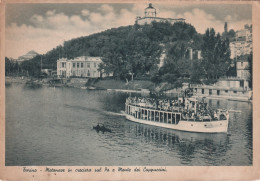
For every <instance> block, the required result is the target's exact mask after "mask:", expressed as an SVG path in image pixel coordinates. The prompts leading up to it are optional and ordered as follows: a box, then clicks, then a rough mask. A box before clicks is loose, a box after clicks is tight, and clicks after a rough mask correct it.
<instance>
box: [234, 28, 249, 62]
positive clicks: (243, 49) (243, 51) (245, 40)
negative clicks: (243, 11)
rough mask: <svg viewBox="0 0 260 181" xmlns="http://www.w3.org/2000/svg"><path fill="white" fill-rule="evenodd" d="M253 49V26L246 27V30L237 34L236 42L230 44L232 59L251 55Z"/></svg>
mask: <svg viewBox="0 0 260 181" xmlns="http://www.w3.org/2000/svg"><path fill="white" fill-rule="evenodd" d="M252 49H253V44H252V26H248V25H245V27H244V29H242V30H239V31H237V32H236V38H235V40H234V41H232V42H230V51H231V55H230V58H231V59H234V58H236V57H238V56H241V55H247V54H250V53H251V52H252Z"/></svg>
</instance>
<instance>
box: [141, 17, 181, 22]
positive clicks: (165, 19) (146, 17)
mask: <svg viewBox="0 0 260 181" xmlns="http://www.w3.org/2000/svg"><path fill="white" fill-rule="evenodd" d="M149 18H150V19H159V20H168V21H169V20H185V19H184V18H176V19H173V18H160V17H142V18H139V19H137V21H138V20H141V19H149Z"/></svg>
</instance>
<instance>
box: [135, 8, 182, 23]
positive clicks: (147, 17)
mask: <svg viewBox="0 0 260 181" xmlns="http://www.w3.org/2000/svg"><path fill="white" fill-rule="evenodd" d="M153 21H155V22H168V23H171V24H174V23H175V22H184V21H185V19H183V18H177V19H173V18H160V17H157V12H156V9H155V8H154V7H153V6H152V4H151V3H150V4H149V6H148V7H147V8H145V11H144V17H140V16H139V17H137V18H136V21H135V23H136V24H139V25H144V24H151V23H152V22H153Z"/></svg>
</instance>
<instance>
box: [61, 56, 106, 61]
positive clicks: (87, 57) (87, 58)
mask: <svg viewBox="0 0 260 181" xmlns="http://www.w3.org/2000/svg"><path fill="white" fill-rule="evenodd" d="M57 61H58V62H59V61H73V62H77V61H84V62H102V59H101V57H89V56H81V57H75V58H74V59H67V58H60V59H58V60H57Z"/></svg>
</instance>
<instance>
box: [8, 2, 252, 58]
mask: <svg viewBox="0 0 260 181" xmlns="http://www.w3.org/2000/svg"><path fill="white" fill-rule="evenodd" d="M147 6H148V3H138V4H133V3H132V4H130V3H128V4H125V3H124V4H116V3H112V4H104V3H99V4H93V3H85V4H28V3H27V4H22V3H19V4H7V5H6V23H5V26H6V27H5V34H6V36H5V38H6V40H5V41H6V42H5V43H6V56H7V57H9V58H18V56H21V55H24V54H26V53H27V52H29V51H30V50H35V51H36V52H38V53H40V54H44V53H46V52H48V51H50V50H52V49H53V48H55V47H57V46H58V45H62V44H63V42H64V41H67V40H70V39H73V38H77V37H81V36H87V35H90V34H93V33H98V32H101V31H104V30H107V29H110V28H116V27H120V26H127V25H133V24H134V23H135V18H136V17H137V16H141V17H142V16H144V9H145V8H146V7H147ZM153 6H154V7H155V8H156V9H157V13H158V14H157V17H163V18H184V19H185V21H186V22H187V23H190V24H192V25H193V26H194V27H195V29H196V30H197V32H199V33H205V31H206V29H207V28H214V29H215V30H216V32H220V33H222V32H223V31H224V23H225V22H227V23H228V29H234V30H235V31H236V30H240V29H243V27H244V25H245V24H251V23H252V6H251V5H246V4H221V5H217V4H183V3H182V4H180V3H178V4H174V3H170V4H166V3H153Z"/></svg>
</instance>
